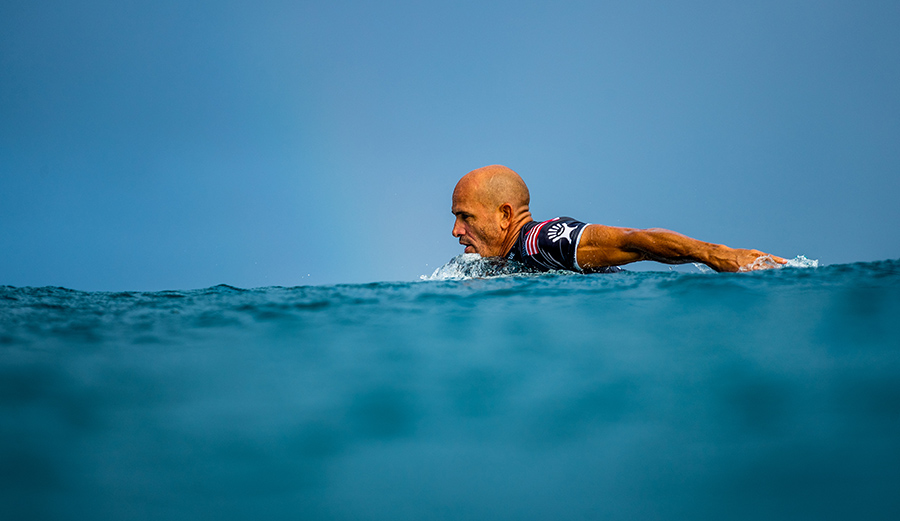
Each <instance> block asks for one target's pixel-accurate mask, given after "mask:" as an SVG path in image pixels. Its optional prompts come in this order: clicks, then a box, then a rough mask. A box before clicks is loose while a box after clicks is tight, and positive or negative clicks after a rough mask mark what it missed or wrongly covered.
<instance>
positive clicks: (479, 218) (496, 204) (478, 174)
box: [452, 165, 531, 257]
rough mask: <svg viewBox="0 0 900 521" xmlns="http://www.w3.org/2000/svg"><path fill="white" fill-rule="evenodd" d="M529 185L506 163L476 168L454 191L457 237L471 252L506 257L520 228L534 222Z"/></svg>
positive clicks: (454, 226) (454, 231) (454, 227)
mask: <svg viewBox="0 0 900 521" xmlns="http://www.w3.org/2000/svg"><path fill="white" fill-rule="evenodd" d="M530 202H531V201H530V196H529V195H528V187H527V186H525V181H522V178H521V177H519V174H517V173H515V172H513V171H512V170H510V169H509V168H506V167H505V166H502V165H490V166H485V167H482V168H479V169H477V170H472V171H471V172H469V173H468V174H466V175H464V176H463V178H462V179H460V180H459V182H458V183H456V189H454V190H453V208H452V211H453V215H455V216H456V221H455V223H454V224H453V236H454V237H457V238H459V243H460V244H462V245H464V246H465V247H466V252H467V253H478V254H481V256H482V257H492V256H502V255H505V254H506V252H508V251H509V250H510V248H512V245H513V243H515V241H516V238H517V234H518V233H519V230H520V229H521V228H522V226H524V225H525V224H526V223H528V222H531V212H530V211H529V210H528V204H529V203H530Z"/></svg>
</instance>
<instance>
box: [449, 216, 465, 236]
mask: <svg viewBox="0 0 900 521" xmlns="http://www.w3.org/2000/svg"><path fill="white" fill-rule="evenodd" d="M463 232H464V230H463V227H462V226H460V224H459V220H458V219H457V220H456V221H454V222H453V231H452V232H451V233H452V234H453V236H454V237H459V236H461V235H462V234H463Z"/></svg>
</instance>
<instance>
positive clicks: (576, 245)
mask: <svg viewBox="0 0 900 521" xmlns="http://www.w3.org/2000/svg"><path fill="white" fill-rule="evenodd" d="M529 203H530V195H529V193H528V187H527V186H525V182H524V181H522V178H521V177H519V175H518V174H516V173H515V172H513V171H512V170H510V169H509V168H507V167H505V166H501V165H491V166H486V167H483V168H479V169H477V170H473V171H471V172H469V173H468V174H466V175H465V176H463V178H462V179H460V180H459V183H457V184H456V189H455V190H453V208H452V211H453V215H455V216H456V222H455V223H454V224H453V236H454V237H457V238H459V243H460V244H462V245H463V246H465V247H466V249H465V251H466V253H477V254H479V255H481V256H482V257H503V258H506V259H508V260H512V261H517V262H519V263H521V264H524V265H525V266H527V267H529V268H531V269H536V270H539V271H547V270H551V269H565V270H573V271H580V272H585V273H592V272H602V271H616V268H615V266H621V265H623V264H628V263H631V262H637V261H642V260H652V261H657V262H662V263H665V264H683V263H687V262H701V263H703V264H705V265H707V266H709V267H710V268H712V269H714V270H716V271H749V270H758V269H767V268H774V267H776V266H778V265H779V264H784V263H785V262H787V261H785V260H784V259H782V258H781V257H776V256H774V255H768V254H766V253H763V252H761V251H758V250H745V249H736V248H729V247H727V246H723V245H721V244H712V243H708V242H703V241H698V240H696V239H691V238H690V237H686V236H684V235H681V234H679V233H675V232H672V231H669V230H663V229H660V228H651V229H647V230H638V229H633V228H620V227H615V226H603V225H601V224H585V223H583V222H580V221H576V220H575V219H572V218H569V217H557V218H556V219H551V220H549V221H544V222H541V223H538V222H536V221H534V219H532V218H531V211H530V210H529V209H528V205H529Z"/></svg>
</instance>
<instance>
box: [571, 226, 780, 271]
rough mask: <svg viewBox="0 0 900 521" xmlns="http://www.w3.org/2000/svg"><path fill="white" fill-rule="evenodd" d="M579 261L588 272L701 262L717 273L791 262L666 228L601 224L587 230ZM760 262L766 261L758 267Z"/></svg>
mask: <svg viewBox="0 0 900 521" xmlns="http://www.w3.org/2000/svg"><path fill="white" fill-rule="evenodd" d="M576 258H577V260H578V265H579V266H581V268H582V269H583V270H585V271H590V270H591V269H592V268H602V267H605V266H620V265H622V264H628V263H631V262H637V261H642V260H652V261H656V262H662V263H665V264H684V263H687V262H701V263H703V264H706V265H707V266H709V267H710V268H712V269H714V270H716V271H740V270H741V269H742V268H743V269H744V270H757V269H766V268H774V267H775V266H776V265H777V264H784V263H785V262H787V261H785V260H784V259H782V258H781V257H776V256H774V255H769V254H767V253H763V252H761V251H759V250H745V249H740V248H729V247H728V246H723V245H721V244H713V243H709V242H703V241H698V240H696V239H691V238H690V237H686V236H684V235H681V234H680V233H676V232H673V231H669V230H663V229H662V228H650V229H647V230H638V229H634V228H619V227H615V226H603V225H600V224H591V225H589V226H587V228H585V230H584V233H583V234H582V236H581V242H580V243H579V245H578V251H577V253H576ZM758 259H763V261H762V262H759V263H757V260H758ZM769 259H771V262H769Z"/></svg>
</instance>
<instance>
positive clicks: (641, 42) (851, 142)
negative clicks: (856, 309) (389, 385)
mask: <svg viewBox="0 0 900 521" xmlns="http://www.w3.org/2000/svg"><path fill="white" fill-rule="evenodd" d="M897 27H900V3H898V2H894V1H884V2H879V1H871V2H856V1H808V2H798V1H790V0H788V1H785V0H779V1H754V2H715V1H697V2H692V1H687V2H662V1H660V2H642V1H635V2H612V1H587V2H527V1H526V2H523V1H516V2H491V1H484V0H480V1H477V2H474V1H473V2H467V1H460V2H426V1H420V2H417V1H408V2H391V1H381V2H363V1H334V2H303V1H283V2H271V1H259V0H257V1H253V2H241V1H229V0H224V1H215V2H211V1H210V2H204V1H197V2H183V1H181V0H179V1H169V0H160V1H155V2H135V1H127V0H126V1H123V0H114V1H113V0H110V1H97V0H83V1H79V2H61V1H54V0H48V1H20V0H5V1H4V2H3V3H2V4H0V285H4V284H5V285H12V286H48V285H52V286H63V287H68V288H72V289H81V290H99V291H121V290H164V289H193V288H203V287H208V286H212V285H216V284H229V285H232V286H238V287H245V288H250V287H261V286H296V285H322V284H340V283H351V284H354V283H367V282H377V281H411V280H418V278H419V276H420V275H428V274H430V273H431V272H432V271H434V269H436V268H437V267H439V266H441V265H442V264H444V263H445V262H447V261H448V260H449V259H451V258H452V257H454V256H455V255H457V254H459V253H461V252H462V247H461V246H460V245H459V244H458V243H457V240H456V239H454V238H453V237H452V236H451V234H450V230H451V227H452V224H453V216H452V215H451V213H450V196H451V193H452V190H453V187H454V185H455V184H456V181H457V180H458V179H459V177H461V176H462V175H463V174H465V173H466V172H468V171H470V170H472V169H475V168H478V167H481V166H484V165H488V164H504V165H506V166H509V167H510V168H512V169H514V170H516V171H517V172H518V173H519V174H520V175H521V176H522V177H523V178H524V179H525V181H526V182H527V183H528V185H529V188H530V190H531V199H532V206H531V209H532V213H533V215H534V216H535V218H536V219H539V220H543V219H548V218H551V217H555V216H557V215H568V216H572V217H575V218H577V219H580V220H582V221H586V222H592V223H601V224H608V225H614V226H628V227H638V228H645V227H663V228H668V229H672V230H676V231H678V232H681V233H684V234H686V235H689V236H692V237H696V238H698V239H702V240H706V241H711V242H716V243H723V244H727V245H730V246H735V247H752V248H758V249H761V250H764V251H767V252H771V253H774V254H777V255H781V256H783V257H795V256H797V255H805V256H807V257H809V258H811V259H818V260H819V261H820V263H821V264H825V265H827V264H838V263H850V262H859V261H873V260H882V259H896V258H900V231H898V224H900V204H898V203H897V199H898V197H900V88H898V85H900V31H898V30H897ZM655 266H657V267H659V269H666V267H664V266H662V265H655Z"/></svg>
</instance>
